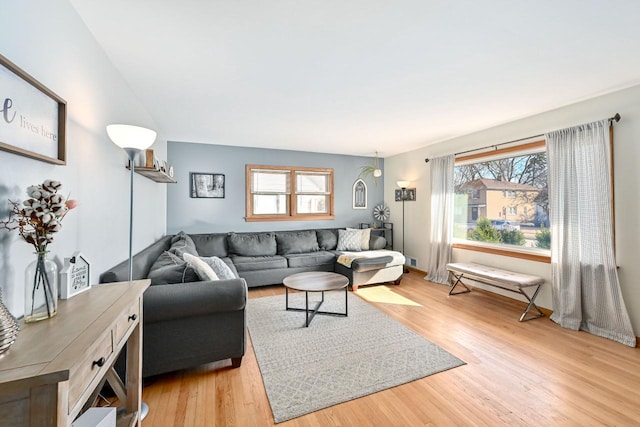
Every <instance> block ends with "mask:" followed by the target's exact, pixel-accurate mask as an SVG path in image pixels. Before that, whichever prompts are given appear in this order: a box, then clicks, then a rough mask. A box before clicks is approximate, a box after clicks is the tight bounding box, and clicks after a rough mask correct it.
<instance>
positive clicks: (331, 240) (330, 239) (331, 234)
mask: <svg viewBox="0 0 640 427" xmlns="http://www.w3.org/2000/svg"><path fill="white" fill-rule="evenodd" d="M316 236H317V238H318V246H320V249H323V250H325V251H332V250H334V249H335V248H336V247H337V246H338V230H316Z"/></svg>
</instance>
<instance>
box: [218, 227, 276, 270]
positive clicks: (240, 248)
mask: <svg viewBox="0 0 640 427" xmlns="http://www.w3.org/2000/svg"><path fill="white" fill-rule="evenodd" d="M227 243H228V244H229V252H230V253H231V254H234V255H241V256H245V257H259V256H271V255H275V254H276V250H277V245H276V237H275V235H274V234H273V233H244V234H239V233H229V235H228V236H227ZM234 263H235V260H234ZM236 266H237V265H236ZM238 271H240V270H239V269H238Z"/></svg>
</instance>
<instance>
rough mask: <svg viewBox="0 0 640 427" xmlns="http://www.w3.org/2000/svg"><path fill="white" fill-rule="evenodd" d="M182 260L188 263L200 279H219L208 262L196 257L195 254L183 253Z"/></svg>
mask: <svg viewBox="0 0 640 427" xmlns="http://www.w3.org/2000/svg"><path fill="white" fill-rule="evenodd" d="M182 257H183V258H184V260H185V261H186V262H187V264H189V267H191V268H193V269H194V270H195V271H196V274H197V275H198V277H199V278H200V280H220V279H218V275H217V274H216V272H215V271H213V269H212V268H211V267H209V264H207V263H206V262H204V261H203V260H201V259H200V258H198V257H197V256H193V255H191V254H187V253H185V254H184V255H182Z"/></svg>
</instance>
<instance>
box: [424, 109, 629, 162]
mask: <svg viewBox="0 0 640 427" xmlns="http://www.w3.org/2000/svg"><path fill="white" fill-rule="evenodd" d="M620 119H621V117H620V114H618V113H616V114H615V116H613V117H609V118H608V119H607V120H609V122H613V121H616V122H619V121H620ZM541 136H544V133H541V134H539V135H532V136H527V137H525V138H520V139H514V140H513V141H507V142H501V143H499V144H491V145H487V146H486V147H480V148H473V149H471V150H466V151H460V152H458V153H454V156H459V155H460V154H467V153H473V152H474V151H480V150H486V149H487V148H496V149H497V148H498V147H500V146H502V145H507V144H513V143H516V142H520V141H525V140H527V139H532V138H539V137H541ZM424 161H425V162H426V163H429V158H428V157H427V158H426V159H424Z"/></svg>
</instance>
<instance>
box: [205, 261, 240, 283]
mask: <svg viewBox="0 0 640 427" xmlns="http://www.w3.org/2000/svg"><path fill="white" fill-rule="evenodd" d="M200 259H201V260H202V261H204V262H206V263H207V265H209V267H211V269H212V270H213V271H214V272H215V273H216V276H218V278H219V279H220V280H227V279H237V278H238V272H237V271H235V270H232V269H231V268H230V267H229V265H228V264H227V263H226V262H224V261H223V260H221V259H220V258H218V257H217V256H210V257H202V256H201V257H200ZM231 265H233V264H231Z"/></svg>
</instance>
